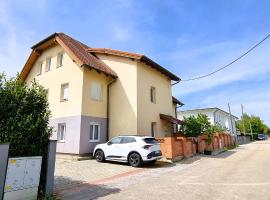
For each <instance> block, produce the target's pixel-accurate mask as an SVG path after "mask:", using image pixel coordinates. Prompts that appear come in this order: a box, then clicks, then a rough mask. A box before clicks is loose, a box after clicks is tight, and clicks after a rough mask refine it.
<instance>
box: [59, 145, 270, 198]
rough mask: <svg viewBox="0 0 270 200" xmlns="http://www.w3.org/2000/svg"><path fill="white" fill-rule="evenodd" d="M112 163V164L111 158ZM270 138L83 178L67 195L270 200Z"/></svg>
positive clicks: (83, 196) (82, 196)
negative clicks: (174, 161) (173, 161)
mask: <svg viewBox="0 0 270 200" xmlns="http://www.w3.org/2000/svg"><path fill="white" fill-rule="evenodd" d="M109 165H111V164H109ZM269 166H270V141H262V142H255V143H250V144H247V145H242V146H240V147H239V148H237V149H235V150H231V151H228V152H225V153H223V154H220V155H218V156H215V157H208V156H195V157H193V158H190V159H187V160H185V161H182V162H178V163H177V164H171V165H161V164H158V165H155V166H154V167H151V166H145V167H143V168H140V169H134V168H131V170H138V171H133V172H132V173H131V174H126V175H123V176H119V177H117V176H116V177H114V178H111V179H110V178H109V179H103V180H102V181H100V182H97V183H89V184H82V185H79V186H78V187H72V188H71V189H69V190H66V191H65V192H63V193H61V197H62V198H63V199H74V200H76V199H110V200H114V199H115V200H118V199H125V200H126V199H127V200H129V199H134V200H135V199H147V200H148V199H149V200H151V199H155V200H157V199H167V200H170V199H172V200H175V199H203V200H204V199H207V200H211V199H213V200H216V199H228V200H229V199H230V200H231V199H241V200H242V199H244V200H245V199H247V200H248V199H256V200H261V199H262V200H264V199H265V200H270V170H269Z"/></svg>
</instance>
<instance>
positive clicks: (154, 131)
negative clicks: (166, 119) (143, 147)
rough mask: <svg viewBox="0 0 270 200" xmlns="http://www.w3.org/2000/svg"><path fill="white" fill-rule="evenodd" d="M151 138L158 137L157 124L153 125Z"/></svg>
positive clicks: (153, 123)
mask: <svg viewBox="0 0 270 200" xmlns="http://www.w3.org/2000/svg"><path fill="white" fill-rule="evenodd" d="M151 136H152V137H156V136H157V122H152V123H151Z"/></svg>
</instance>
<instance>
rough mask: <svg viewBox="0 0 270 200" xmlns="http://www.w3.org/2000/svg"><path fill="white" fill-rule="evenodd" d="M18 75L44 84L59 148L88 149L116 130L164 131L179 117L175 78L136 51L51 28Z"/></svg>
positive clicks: (129, 132) (159, 133)
mask: <svg viewBox="0 0 270 200" xmlns="http://www.w3.org/2000/svg"><path fill="white" fill-rule="evenodd" d="M20 75H21V78H22V79H23V80H25V81H26V83H27V84H31V82H32V81H33V80H34V79H35V80H36V81H37V82H38V83H40V84H41V85H42V86H44V88H45V89H46V90H47V93H48V101H49V106H50V110H51V119H50V124H51V126H53V128H54V133H53V136H52V137H53V138H55V139H57V140H58V144H57V152H60V153H69V154H85V153H91V152H92V151H93V149H94V147H95V145H96V144H97V143H101V142H105V141H107V140H108V139H110V138H112V137H114V136H117V135H152V136H154V137H164V136H166V135H169V134H171V133H172V132H173V130H174V129H173V126H174V124H175V123H178V122H179V120H177V119H176V117H175V109H174V108H175V106H174V105H175V104H177V101H176V100H175V99H173V98H172V81H175V82H179V81H180V78H179V77H178V76H176V75H174V74H173V73H171V72H169V71H168V70H166V69H165V68H163V67H161V66H160V65H159V64H157V63H155V62H154V61H153V60H151V59H149V58H148V57H146V56H144V55H141V54H135V53H128V52H123V51H118V50H112V49H104V48H91V47H89V46H87V45H85V44H83V43H81V42H79V41H77V40H75V39H73V38H71V37H69V36H67V35H65V34H63V33H55V34H52V35H51V36H49V37H47V38H45V39H44V40H42V41H40V42H39V43H37V44H36V45H34V46H33V47H32V52H31V54H30V56H29V58H28V60H27V62H26V64H25V66H24V67H23V69H22V71H21V74H20ZM173 102H174V103H173Z"/></svg>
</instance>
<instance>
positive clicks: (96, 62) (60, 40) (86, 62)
mask: <svg viewBox="0 0 270 200" xmlns="http://www.w3.org/2000/svg"><path fill="white" fill-rule="evenodd" d="M56 44H60V45H61V46H62V47H63V48H64V49H65V50H66V51H67V53H68V54H69V55H70V56H71V58H72V59H73V60H74V61H75V62H76V63H77V64H78V65H80V66H87V67H90V68H93V69H95V70H97V71H98V72H103V73H104V74H106V75H110V76H112V77H115V78H116V77H117V74H116V73H115V72H114V71H113V70H112V69H111V68H110V67H109V66H108V65H106V64H105V63H104V62H103V61H102V60H100V59H99V58H98V57H96V56H95V55H93V54H91V53H89V52H88V51H87V49H89V48H90V47H89V46H87V45H85V44H83V43H81V42H79V41H77V40H75V39H73V38H71V37H69V36H68V35H66V34H64V33H54V34H52V35H50V36H49V37H47V38H45V39H44V40H42V41H40V42H39V43H37V44H35V45H34V46H32V47H31V48H32V52H31V54H30V56H29V58H28V60H27V62H26V64H25V65H24V67H23V69H22V72H21V74H20V76H21V78H22V79H23V80H25V79H26V77H27V75H28V73H29V72H30V70H31V68H32V65H33V64H34V62H35V61H36V60H37V58H38V56H39V55H40V53H41V52H42V51H43V50H45V49H46V48H48V47H50V46H53V45H56Z"/></svg>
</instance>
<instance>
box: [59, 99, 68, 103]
mask: <svg viewBox="0 0 270 200" xmlns="http://www.w3.org/2000/svg"><path fill="white" fill-rule="evenodd" d="M66 101H68V99H62V100H60V102H66Z"/></svg>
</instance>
